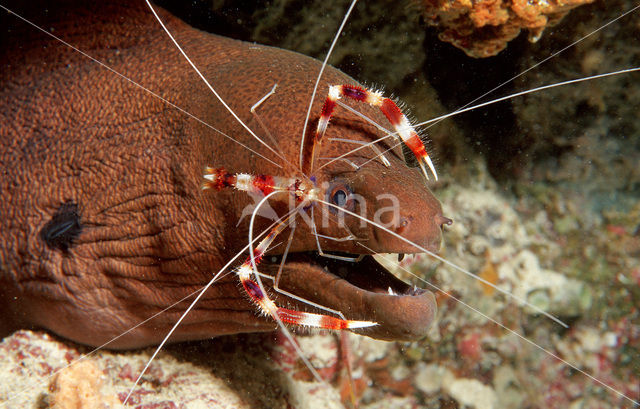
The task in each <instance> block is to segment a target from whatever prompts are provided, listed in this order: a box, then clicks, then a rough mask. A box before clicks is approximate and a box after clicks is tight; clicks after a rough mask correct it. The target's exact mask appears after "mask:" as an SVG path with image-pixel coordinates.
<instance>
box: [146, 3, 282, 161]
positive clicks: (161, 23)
mask: <svg viewBox="0 0 640 409" xmlns="http://www.w3.org/2000/svg"><path fill="white" fill-rule="evenodd" d="M145 1H146V3H147V5H148V6H149V9H151V12H152V13H153V15H154V16H155V18H156V20H158V23H160V25H161V26H162V29H163V30H164V32H165V33H167V35H168V36H169V38H170V39H171V41H172V42H173V44H174V45H175V46H176V48H177V49H178V50H179V51H180V53H181V54H182V56H183V57H184V58H185V59H186V60H187V62H188V63H189V65H191V68H193V69H194V70H195V72H196V73H197V74H198V76H199V77H200V79H202V81H203V82H204V83H205V85H206V86H207V87H208V88H209V90H210V91H211V92H212V93H213V95H215V96H216V98H218V101H220V103H221V104H222V105H223V106H224V107H225V108H226V109H227V111H229V113H230V114H231V116H233V117H234V118H235V120H236V121H238V123H239V124H240V125H242V127H243V128H244V129H246V130H247V132H249V134H250V135H251V136H253V137H254V138H256V139H257V140H258V142H260V143H261V144H262V145H264V146H265V147H266V148H267V149H269V150H270V151H271V152H273V153H274V154H275V155H276V156H277V157H279V158H280V159H282V160H284V161H286V159H285V158H284V157H283V156H282V155H280V154H279V153H278V152H277V151H276V150H275V149H273V148H272V147H271V146H269V144H268V143H266V142H265V141H263V140H262V139H261V138H260V137H259V136H258V135H256V134H255V132H253V131H252V130H251V128H249V127H248V126H247V125H246V124H245V123H244V122H243V121H242V119H240V117H239V116H238V115H236V113H235V112H233V109H231V107H230V106H229V105H227V103H226V102H225V101H224V99H222V97H221V96H220V95H219V94H218V92H216V90H215V89H214V88H213V87H212V86H211V84H210V83H209V81H208V80H207V79H206V78H205V76H204V75H202V72H200V70H199V69H198V67H196V65H195V64H194V63H193V61H191V59H190V58H189V56H188V55H187V53H185V52H184V50H183V49H182V47H180V44H178V42H177V41H176V39H175V38H174V37H173V35H172V34H171V32H169V29H167V27H166V26H165V25H164V23H163V22H162V20H161V19H160V16H158V13H156V10H155V9H154V8H153V6H152V5H151V2H150V1H149V0H145ZM277 166H278V167H279V168H282V166H281V165H277Z"/></svg>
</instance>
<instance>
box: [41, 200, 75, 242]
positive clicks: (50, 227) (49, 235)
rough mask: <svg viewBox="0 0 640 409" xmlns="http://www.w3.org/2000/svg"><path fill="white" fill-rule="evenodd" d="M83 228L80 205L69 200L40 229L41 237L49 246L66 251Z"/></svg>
mask: <svg viewBox="0 0 640 409" xmlns="http://www.w3.org/2000/svg"><path fill="white" fill-rule="evenodd" d="M81 229H82V226H81V224H80V216H79V215H78V205H77V204H76V203H73V202H68V203H64V204H63V205H62V206H60V208H59V209H58V210H57V211H56V212H55V213H54V214H53V217H51V220H49V221H48V222H47V224H45V225H44V227H43V228H42V230H40V238H42V240H43V241H44V242H45V244H46V245H47V246H48V247H49V248H51V249H58V250H62V251H63V252H66V251H67V250H68V249H69V247H71V246H72V245H73V242H74V240H75V239H76V238H77V237H78V235H79V234H80V230H81Z"/></svg>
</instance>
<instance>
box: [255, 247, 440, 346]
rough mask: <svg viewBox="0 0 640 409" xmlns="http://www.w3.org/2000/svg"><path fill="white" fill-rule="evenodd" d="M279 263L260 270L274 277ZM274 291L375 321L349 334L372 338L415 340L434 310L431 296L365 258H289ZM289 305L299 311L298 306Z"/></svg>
mask: <svg viewBox="0 0 640 409" xmlns="http://www.w3.org/2000/svg"><path fill="white" fill-rule="evenodd" d="M343 255H344V254H343ZM346 256H354V257H358V256H359V255H351V254H349V255H346ZM280 259H281V258H280V257H266V258H265V260H263V263H262V264H261V265H262V270H263V271H264V272H265V273H269V274H275V273H276V272H277V271H278V268H279V266H280ZM280 287H281V288H283V289H285V290H286V291H289V292H291V293H293V294H296V295H297V296H299V297H302V298H304V299H306V300H309V301H312V302H314V303H317V304H320V305H322V306H324V307H328V308H331V309H334V310H336V311H340V312H342V314H344V316H345V317H346V318H347V319H356V320H367V321H374V322H376V323H377V324H378V325H376V326H373V327H369V328H363V329H359V330H354V332H357V333H360V334H362V335H368V336H370V337H372V338H376V339H384V340H394V341H414V340H418V339H421V338H423V337H424V336H425V335H426V333H427V331H428V329H429V327H430V326H431V324H432V323H433V321H434V318H435V314H436V310H437V308H436V302H435V297H434V295H433V293H431V292H429V291H427V290H423V289H420V288H417V287H415V286H411V285H408V284H406V283H404V282H403V281H401V280H400V279H398V278H396V277H395V276H394V275H393V274H391V273H390V272H389V271H387V269H385V268H384V267H383V266H382V265H381V264H380V263H378V262H377V261H376V260H375V259H374V257H373V256H371V255H364V256H363V258H362V259H361V260H360V261H356V262H350V261H342V260H337V259H333V258H327V257H323V256H320V255H319V254H318V253H317V252H301V253H289V255H288V256H287V260H286V263H285V265H284V267H283V271H282V277H281V281H280ZM277 298H278V302H279V303H281V304H282V303H283V302H285V298H284V297H277ZM295 306H296V307H298V308H299V307H300V304H298V303H296V304H295ZM305 310H308V307H305ZM317 312H321V313H326V314H329V313H328V312H326V311H317Z"/></svg>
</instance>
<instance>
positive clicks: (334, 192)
mask: <svg viewBox="0 0 640 409" xmlns="http://www.w3.org/2000/svg"><path fill="white" fill-rule="evenodd" d="M327 192H328V193H327V196H328V197H327V199H328V201H329V202H331V203H332V204H334V205H336V206H338V207H341V208H343V209H347V210H350V211H352V210H354V208H355V200H354V198H353V192H352V191H351V188H350V187H349V186H348V185H347V184H346V183H344V182H342V181H339V182H333V183H331V185H329V189H328V190H327ZM331 210H332V211H333V212H337V211H338V210H337V209H336V208H334V207H332V208H331Z"/></svg>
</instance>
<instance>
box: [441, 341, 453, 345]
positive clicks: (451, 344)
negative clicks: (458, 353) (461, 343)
mask: <svg viewBox="0 0 640 409" xmlns="http://www.w3.org/2000/svg"><path fill="white" fill-rule="evenodd" d="M442 344H443V345H444V344H446V342H442ZM449 345H455V343H450V344H449Z"/></svg>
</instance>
